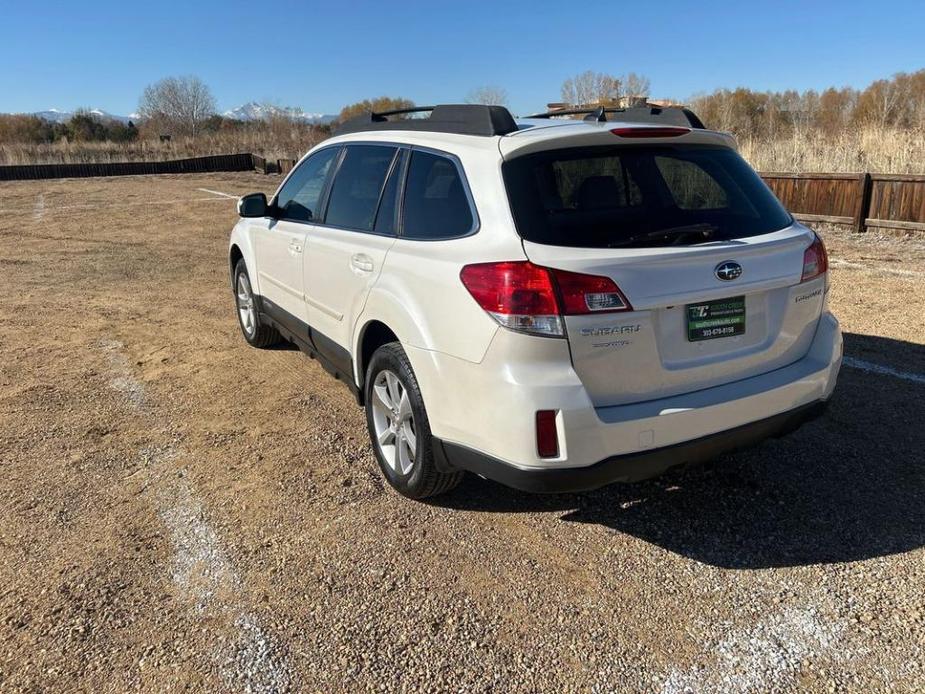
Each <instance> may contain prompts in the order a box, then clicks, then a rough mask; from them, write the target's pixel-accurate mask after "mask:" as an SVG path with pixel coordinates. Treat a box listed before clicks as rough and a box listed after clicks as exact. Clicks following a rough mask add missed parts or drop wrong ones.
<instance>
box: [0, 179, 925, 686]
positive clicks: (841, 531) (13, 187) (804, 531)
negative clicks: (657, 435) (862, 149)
mask: <svg viewBox="0 0 925 694" xmlns="http://www.w3.org/2000/svg"><path fill="white" fill-rule="evenodd" d="M277 180H278V179H275V178H270V177H263V176H257V175H256V174H224V175H223V174H216V175H208V176H194V175H190V176H185V177H171V176H160V177H157V176H151V177H124V178H117V179H78V180H57V181H41V182H16V183H0V211H2V215H0V238H2V240H3V243H2V247H0V272H2V276H3V287H4V292H3V295H4V301H3V303H2V305H0V355H2V359H0V547H2V553H3V554H2V556H3V561H2V562H0V643H2V657H0V690H2V691H4V692H7V691H9V692H20V691H21V692H37V691H94V692H125V691H159V692H167V691H247V692H273V691H290V690H292V691H318V692H357V691H382V690H387V691H407V692H413V691H422V692H423V691H436V690H441V689H452V690H454V691H491V690H494V691H517V692H521V691H523V692H535V691H557V692H563V691H594V692H608V691H647V692H660V693H662V694H680V693H682V692H723V693H726V692H770V691H775V692H788V691H807V692H833V691H838V692H865V693H866V692H884V691H895V692H921V691H925V591H923V590H922V586H923V585H925V454H923V451H925V427H923V426H922V422H923V421H925V321H923V320H922V316H923V315H925V244H923V243H922V242H920V241H915V240H912V241H898V240H895V239H891V238H874V237H872V236H865V237H856V236H851V235H850V234H847V233H836V232H832V233H828V234H826V240H827V242H828V244H829V248H830V253H831V256H832V273H831V277H832V290H831V304H832V307H833V310H834V311H835V312H836V314H837V315H838V317H839V318H840V319H841V321H842V325H843V329H844V332H845V346H846V355H847V360H848V361H847V365H846V366H845V367H844V368H843V371H842V375H841V378H840V383H839V386H838V388H837V389H836V392H835V395H834V398H833V402H832V404H831V407H830V408H829V410H828V412H827V414H826V416H824V417H823V418H822V419H820V420H817V421H815V422H813V423H811V424H808V425H807V426H805V427H804V428H803V429H801V430H800V431H798V432H797V433H795V434H793V435H791V436H789V437H787V438H784V439H779V440H773V441H768V442H766V443H764V444H762V445H760V446H758V447H757V448H754V449H751V450H748V451H743V452H739V453H735V454H732V455H727V456H724V457H723V458H722V459H720V460H717V461H714V462H712V463H709V464H706V465H702V466H698V467H693V468H690V469H686V470H678V471H675V472H672V473H671V474H669V475H668V476H666V477H664V478H662V479H659V480H655V481H651V482H646V483H642V484H637V485H632V486H613V487H609V488H606V489H603V490H599V491H597V492H593V493H587V494H577V495H559V496H541V497H540V496H530V495H526V494H522V493H518V492H514V491H510V490H507V489H504V488H502V487H500V486H497V485H495V484H492V483H489V482H486V481H483V480H480V479H477V478H471V479H467V480H466V481H465V482H464V483H463V484H462V485H461V486H460V487H459V488H458V489H457V490H455V491H454V492H453V493H451V494H449V495H447V496H445V497H442V498H438V499H435V500H433V502H432V503H428V504H424V503H413V502H410V501H407V500H405V499H403V498H401V497H399V496H397V495H396V494H394V493H392V492H391V491H389V490H388V489H387V488H384V486H383V484H382V482H381V481H380V479H379V476H378V472H377V471H376V469H375V465H374V462H373V459H372V454H371V451H370V448H369V446H368V444H367V438H366V431H365V423H364V418H363V414H362V411H361V410H360V409H359V408H357V406H356V405H355V403H354V402H353V401H352V399H351V396H350V395H349V393H348V392H347V390H346V389H345V388H344V387H343V386H341V385H340V384H338V383H337V382H335V381H334V380H333V379H331V378H330V377H329V376H327V375H326V374H325V373H324V372H323V371H322V369H321V368H319V366H318V365H317V364H316V363H315V362H313V361H311V360H309V359H308V358H307V357H305V356H303V355H302V354H301V353H299V352H297V351H292V350H287V349H276V350H255V349H252V348H250V347H248V346H247V345H246V344H245V343H244V340H243V339H242V337H241V335H240V334H239V329H238V326H237V323H236V321H235V316H234V310H233V302H232V298H231V292H230V288H229V280H228V270H227V261H226V256H225V253H226V247H227V239H228V231H229V229H230V227H231V226H232V224H233V223H234V221H235V212H234V204H233V201H232V200H230V199H229V198H227V197H222V196H220V195H217V194H216V193H215V192H210V191H217V192H220V193H222V192H223V193H226V194H229V195H239V194H242V193H245V192H250V191H252V190H260V189H262V190H269V188H270V187H272V186H274V185H275V184H276V182H277Z"/></svg>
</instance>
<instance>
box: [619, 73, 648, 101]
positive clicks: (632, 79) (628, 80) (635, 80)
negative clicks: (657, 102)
mask: <svg viewBox="0 0 925 694" xmlns="http://www.w3.org/2000/svg"><path fill="white" fill-rule="evenodd" d="M619 79H620V82H621V87H622V92H623V93H622V94H621V96H626V97H648V96H649V90H650V89H651V88H652V83H651V82H650V81H649V78H648V77H645V76H644V75H637V74H636V73H635V72H630V73H629V74H627V75H625V76H623V77H621V78H619Z"/></svg>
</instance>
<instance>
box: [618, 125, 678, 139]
mask: <svg viewBox="0 0 925 694" xmlns="http://www.w3.org/2000/svg"><path fill="white" fill-rule="evenodd" d="M690 131H691V129H690V128H672V127H663V128H614V129H613V130H611V131H610V132H612V133H613V134H614V135H616V136H618V137H638V138H641V137H678V136H679V135H687V134H688V133H689V132H690Z"/></svg>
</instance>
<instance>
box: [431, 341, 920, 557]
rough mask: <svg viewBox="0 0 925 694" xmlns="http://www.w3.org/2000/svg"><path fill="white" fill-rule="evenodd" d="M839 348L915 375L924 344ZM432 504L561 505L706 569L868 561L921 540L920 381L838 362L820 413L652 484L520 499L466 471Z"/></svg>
mask: <svg viewBox="0 0 925 694" xmlns="http://www.w3.org/2000/svg"><path fill="white" fill-rule="evenodd" d="M845 348H846V354H848V355H851V356H855V357H856V358H860V359H865V360H869V361H876V362H877V363H880V364H885V365H887V366H890V367H892V368H895V369H899V370H903V371H910V370H912V371H915V372H916V373H921V372H922V371H923V370H925V369H922V368H921V367H922V366H923V365H925V347H923V346H922V345H916V344H913V343H908V342H899V341H895V340H889V339H885V338H879V337H871V336H864V335H855V334H846V335H845ZM434 503H436V504H439V505H441V506H445V507H450V508H457V509H468V510H475V511H487V512H499V513H518V512H561V511H565V513H564V515H563V516H562V520H564V521H569V522H575V523H591V524H597V525H603V526H606V527H607V528H611V529H613V530H616V531H619V532H622V533H627V534H629V535H633V536H635V537H638V538H640V539H642V540H645V541H646V542H651V543H653V544H655V545H658V546H660V547H663V548H665V549H667V550H670V551H672V552H676V553H678V554H680V555H683V556H686V557H690V558H691V559H695V560H697V561H700V562H703V563H705V564H710V565H713V566H719V567H725V568H736V569H756V568H768V567H784V566H801V565H808V564H818V563H830V562H845V561H857V560H862V559H869V558H872V557H878V556H884V555H889V554H895V553H898V552H905V551H909V550H913V549H917V548H919V547H922V546H923V545H925V386H923V385H922V384H920V383H915V382H910V381H906V380H902V379H900V378H896V377H894V376H889V375H881V374H873V373H866V372H864V371H862V370H859V369H857V368H849V367H844V368H843V369H842V372H841V376H840V378H839V384H838V387H837V389H836V391H835V394H834V396H833V398H832V402H831V405H830V407H829V408H828V410H827V411H826V413H825V414H824V415H823V417H822V418H820V419H818V420H816V421H814V422H811V423H809V424H806V425H805V426H803V427H802V428H801V429H800V430H799V431H797V432H795V433H793V434H791V435H789V436H787V437H784V438H781V439H772V440H770V441H766V442H764V443H762V444H760V445H758V446H757V447H754V448H751V449H748V450H743V451H739V452H736V453H730V454H727V455H724V456H722V457H721V458H719V459H717V460H715V461H712V462H710V463H706V464H703V465H698V466H691V467H688V468H682V469H675V470H672V471H669V472H668V473H666V474H665V475H664V476H662V477H661V478H658V479H656V480H652V481H647V482H642V483H637V484H633V485H611V486H609V487H606V488H604V489H600V490H597V491H594V492H588V493H584V494H567V495H554V496H538V495H530V494H525V493H521V492H517V491H514V490H510V489H506V488H505V487H502V486H500V485H497V484H495V483H493V482H488V481H485V480H481V479H478V478H475V477H474V476H468V477H467V479H466V480H465V481H464V482H463V484H462V485H460V487H459V488H457V489H456V490H455V491H454V492H452V493H450V494H448V495H445V496H443V497H438V498H437V499H435V500H434Z"/></svg>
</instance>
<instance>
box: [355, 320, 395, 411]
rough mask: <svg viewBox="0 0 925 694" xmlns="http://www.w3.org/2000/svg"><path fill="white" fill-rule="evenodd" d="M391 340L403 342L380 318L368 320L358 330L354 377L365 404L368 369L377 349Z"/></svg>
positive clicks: (360, 396)
mask: <svg viewBox="0 0 925 694" xmlns="http://www.w3.org/2000/svg"><path fill="white" fill-rule="evenodd" d="M390 342H399V343H400V342H401V339H400V338H399V336H398V335H397V334H396V333H395V331H394V330H392V328H391V327H389V326H388V325H387V324H385V323H384V322H382V321H381V320H378V319H371V320H367V321H366V322H365V323H364V324H363V326H362V328H361V329H360V330H358V331H357V338H356V341H355V348H354V351H353V353H354V355H356V356H355V357H354V360H353V362H354V366H353V368H354V372H355V373H354V378H355V380H356V383H357V386H358V388H359V398H360V401H361V404H365V403H364V402H363V401H364V400H365V390H366V369H367V367H368V366H369V362H370V360H371V359H372V358H373V354H375V353H376V350H377V349H379V348H380V347H382V346H383V345H387V344H389V343H390Z"/></svg>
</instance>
